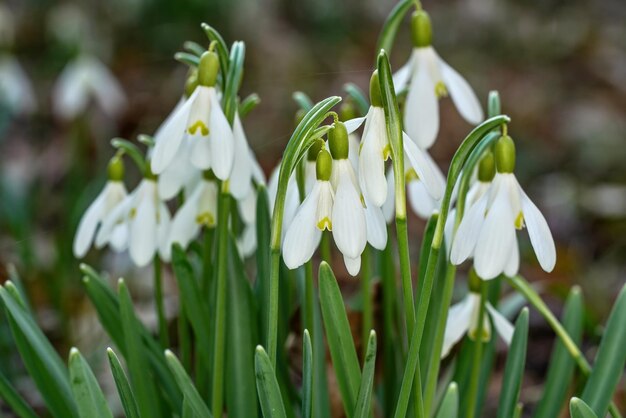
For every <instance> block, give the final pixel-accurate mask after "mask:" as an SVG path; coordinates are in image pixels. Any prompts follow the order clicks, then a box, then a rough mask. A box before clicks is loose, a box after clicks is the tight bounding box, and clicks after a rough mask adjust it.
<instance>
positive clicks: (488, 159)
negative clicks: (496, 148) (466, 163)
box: [478, 151, 496, 183]
mask: <svg viewBox="0 0 626 418" xmlns="http://www.w3.org/2000/svg"><path fill="white" fill-rule="evenodd" d="M495 175H496V162H495V160H494V158H493V152H491V151H487V152H486V153H485V155H484V156H483V158H482V159H481V160H480V163H478V180H479V181H482V182H485V183H487V182H490V181H491V180H493V177H494V176H495Z"/></svg>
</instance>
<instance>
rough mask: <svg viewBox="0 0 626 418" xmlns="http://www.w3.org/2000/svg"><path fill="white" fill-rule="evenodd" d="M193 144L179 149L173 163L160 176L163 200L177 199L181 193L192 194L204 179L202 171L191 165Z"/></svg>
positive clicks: (184, 145) (160, 189)
mask: <svg viewBox="0 0 626 418" xmlns="http://www.w3.org/2000/svg"><path fill="white" fill-rule="evenodd" d="M192 148H193V146H192V144H191V143H190V142H186V143H184V144H182V145H181V146H180V148H178V151H176V155H175V156H174V158H173V159H172V162H171V163H170V164H169V165H168V166H167V168H166V169H165V170H163V172H162V173H161V174H160V175H159V179H158V180H157V184H158V189H159V196H161V199H163V200H169V199H172V198H173V197H175V196H176V195H177V194H178V193H179V192H180V191H185V193H186V194H189V193H191V192H192V191H193V190H194V189H195V187H196V186H197V184H198V183H199V182H200V179H201V178H202V170H200V169H198V168H196V167H194V166H192V165H191V164H189V159H190V158H191V153H192Z"/></svg>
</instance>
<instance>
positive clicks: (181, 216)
mask: <svg viewBox="0 0 626 418" xmlns="http://www.w3.org/2000/svg"><path fill="white" fill-rule="evenodd" d="M217 195H218V188H217V182H216V181H215V175H214V174H213V173H212V172H210V171H206V172H204V173H203V175H202V180H200V182H199V183H198V184H197V185H196V187H195V189H194V190H193V192H192V193H191V194H190V195H189V196H188V197H187V198H186V199H185V202H184V203H183V205H182V206H181V207H180V209H179V210H178V212H177V213H176V215H174V218H173V219H172V226H171V230H170V235H169V242H168V247H171V246H172V244H174V243H175V242H176V243H179V244H180V245H181V246H182V247H183V248H187V246H188V245H189V243H190V242H191V241H192V240H193V239H195V238H196V237H197V236H198V234H199V233H200V229H201V228H202V227H203V226H204V227H206V228H215V225H216V223H217Z"/></svg>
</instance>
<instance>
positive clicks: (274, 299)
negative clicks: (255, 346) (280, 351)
mask: <svg viewBox="0 0 626 418" xmlns="http://www.w3.org/2000/svg"><path fill="white" fill-rule="evenodd" d="M271 266H272V268H271V270H270V271H271V272H272V273H271V275H270V294H269V298H268V303H269V309H268V316H269V320H268V323H267V325H268V332H267V355H268V356H269V358H270V361H271V362H272V367H274V368H276V344H277V342H278V297H279V293H278V291H279V286H278V285H279V283H278V280H279V270H280V247H279V248H272V264H271Z"/></svg>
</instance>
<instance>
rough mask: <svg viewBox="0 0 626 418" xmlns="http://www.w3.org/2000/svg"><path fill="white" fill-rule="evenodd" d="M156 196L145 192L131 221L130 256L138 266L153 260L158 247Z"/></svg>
mask: <svg viewBox="0 0 626 418" xmlns="http://www.w3.org/2000/svg"><path fill="white" fill-rule="evenodd" d="M156 216H157V215H156V206H155V197H154V195H151V194H150V193H149V192H147V193H145V195H144V196H143V198H142V199H141V200H140V202H139V206H138V207H137V212H136V213H135V217H134V218H133V220H132V221H131V223H130V245H129V250H130V258H131V259H132V260H133V262H134V263H135V265H137V267H143V266H145V265H147V264H148V263H150V261H152V257H154V253H155V252H156V249H157V244H158V240H157V221H156Z"/></svg>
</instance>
